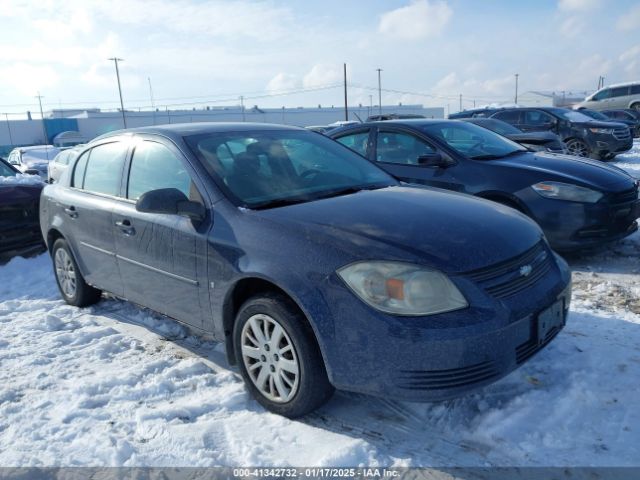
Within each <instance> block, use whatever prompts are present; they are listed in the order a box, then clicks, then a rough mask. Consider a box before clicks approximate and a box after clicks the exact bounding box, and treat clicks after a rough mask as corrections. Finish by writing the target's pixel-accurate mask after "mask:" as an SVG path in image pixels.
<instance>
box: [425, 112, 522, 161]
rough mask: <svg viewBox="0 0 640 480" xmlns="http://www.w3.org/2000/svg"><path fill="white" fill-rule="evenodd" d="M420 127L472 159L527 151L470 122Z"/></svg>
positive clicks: (498, 156) (497, 156)
mask: <svg viewBox="0 0 640 480" xmlns="http://www.w3.org/2000/svg"><path fill="white" fill-rule="evenodd" d="M422 128H423V130H424V131H425V132H426V133H427V134H429V135H430V136H432V137H434V138H436V139H438V140H440V141H442V142H445V143H446V144H447V145H449V146H450V147H451V148H453V149H454V150H455V151H457V152H458V153H461V154H462V155H464V156H466V157H468V158H471V159H474V160H481V159H492V158H502V157H506V156H507V155H512V154H514V153H516V152H526V151H527V149H526V148H524V147H522V146H521V145H519V144H517V143H515V142H512V141H511V140H509V139H507V138H505V137H502V136H500V135H498V134H496V133H494V132H492V131H491V130H487V129H486V128H483V127H479V126H477V125H473V124H471V123H466V122H460V121H451V122H447V123H436V124H429V125H425V126H423V127H422Z"/></svg>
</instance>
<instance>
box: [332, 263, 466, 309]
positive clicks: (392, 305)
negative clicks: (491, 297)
mask: <svg viewBox="0 0 640 480" xmlns="http://www.w3.org/2000/svg"><path fill="white" fill-rule="evenodd" d="M337 273H338V275H339V276H340V278H342V280H344V282H345V283H346V284H347V285H348V286H349V287H350V288H351V289H352V290H353V291H354V292H355V294H356V295H357V296H358V297H360V299H361V300H362V301H364V302H365V303H367V304H368V305H370V306H372V307H373V308H376V309H377V310H381V311H383V312H386V313H392V314H396V315H434V314H436V313H443V312H450V311H452V310H459V309H461V308H466V307H468V306H469V304H468V303H467V301H466V299H465V298H464V297H463V296H462V294H461V293H460V291H459V290H458V289H457V288H456V286H455V285H454V284H453V283H452V282H451V280H449V278H448V277H447V276H446V275H445V274H443V273H442V272H439V271H437V270H432V269H429V268H425V267H421V266H418V265H411V264H407V263H399V262H382V261H373V262H359V263H354V264H351V265H347V266H346V267H343V268H340V269H339V270H338V271H337Z"/></svg>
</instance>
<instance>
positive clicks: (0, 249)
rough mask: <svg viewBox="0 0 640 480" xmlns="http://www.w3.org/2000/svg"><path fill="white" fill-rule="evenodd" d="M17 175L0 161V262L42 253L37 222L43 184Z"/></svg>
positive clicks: (9, 166) (41, 241) (17, 172)
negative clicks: (19, 256)
mask: <svg viewBox="0 0 640 480" xmlns="http://www.w3.org/2000/svg"><path fill="white" fill-rule="evenodd" d="M19 173H20V172H19V171H18V170H16V169H15V168H13V167H12V166H11V165H9V164H8V163H7V162H5V161H4V160H1V159H0V263H4V262H6V261H7V260H9V259H10V258H11V257H13V256H16V255H29V254H32V253H36V252H39V251H42V249H43V248H42V247H43V245H44V244H43V240H42V234H41V233H40V224H39V221H38V204H39V201H40V192H41V191H42V187H43V186H44V183H42V182H41V181H39V180H35V179H29V178H26V177H25V178H19V177H18V176H17V175H18V174H19Z"/></svg>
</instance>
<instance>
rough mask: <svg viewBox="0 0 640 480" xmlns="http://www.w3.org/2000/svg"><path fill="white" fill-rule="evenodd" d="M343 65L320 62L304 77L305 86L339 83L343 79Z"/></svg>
mask: <svg viewBox="0 0 640 480" xmlns="http://www.w3.org/2000/svg"><path fill="white" fill-rule="evenodd" d="M343 75H344V72H343V66H342V65H332V64H325V63H320V64H318V65H314V66H313V68H311V70H310V71H309V73H307V74H306V75H305V76H304V78H303V79H302V84H303V85H304V87H305V88H313V87H323V86H326V85H332V84H334V83H339V82H341V81H342V79H343Z"/></svg>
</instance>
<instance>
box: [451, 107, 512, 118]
mask: <svg viewBox="0 0 640 480" xmlns="http://www.w3.org/2000/svg"><path fill="white" fill-rule="evenodd" d="M498 110H501V109H500V108H473V109H471V110H463V111H461V112H456V113H451V114H449V115H447V118H449V119H450V120H459V119H461V118H477V117H480V118H488V117H490V116H491V115H493V114H494V113H496V112H497V111H498Z"/></svg>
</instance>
